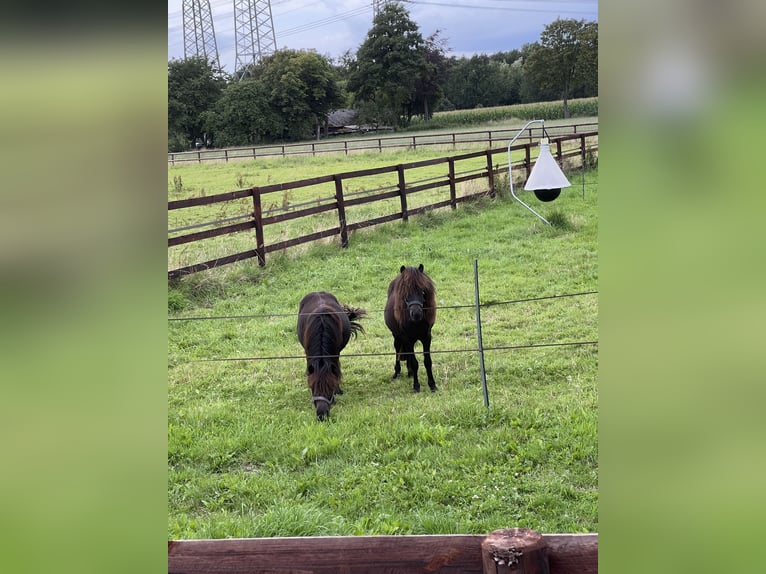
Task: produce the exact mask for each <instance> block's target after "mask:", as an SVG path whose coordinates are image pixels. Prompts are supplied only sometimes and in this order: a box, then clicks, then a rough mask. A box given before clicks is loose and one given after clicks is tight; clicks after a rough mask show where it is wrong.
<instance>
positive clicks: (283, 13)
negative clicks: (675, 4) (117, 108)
mask: <svg viewBox="0 0 766 574" xmlns="http://www.w3.org/2000/svg"><path fill="white" fill-rule="evenodd" d="M182 1H183V0H168V59H169V60H170V59H180V58H183V57H184V40H183V6H182ZM199 1H200V2H201V3H202V5H203V6H204V5H205V2H207V1H209V2H210V9H211V12H212V14H213V28H214V30H215V38H216V44H217V47H218V54H219V59H220V63H221V66H222V67H223V68H224V71H226V72H228V73H233V72H234V71H235V70H234V64H235V61H236V44H235V42H236V40H235V36H234V2H233V0H199ZM257 2H258V0H253V3H254V4H256V3H257ZM404 6H405V8H406V9H407V10H408V11H409V13H410V18H412V20H414V21H415V22H416V23H417V25H418V27H419V28H420V33H421V34H422V35H423V37H424V38H425V37H428V36H429V35H431V34H432V33H434V32H436V31H437V30H439V31H440V37H441V38H443V39H445V40H446V45H447V48H448V50H449V51H448V54H449V55H453V56H458V57H460V56H472V55H474V54H494V53H496V52H504V51H508V50H513V49H518V48H521V47H522V46H523V45H524V44H527V43H531V42H537V41H538V40H539V39H540V34H541V32H542V31H543V29H544V28H545V26H546V25H547V24H549V23H551V22H553V21H554V20H555V19H556V18H573V19H576V20H587V21H597V20H598V0H533V1H530V0H528V1H524V0H423V1H417V0H412V1H408V2H405V3H404ZM271 12H272V19H273V22H274V32H275V35H276V44H277V49H280V50H281V49H285V48H290V49H295V50H308V49H311V50H315V51H316V52H318V53H319V54H322V55H324V56H328V57H330V58H333V59H335V58H338V57H340V56H341V55H343V54H344V53H345V52H346V51H348V50H350V51H351V52H352V53H354V52H356V50H357V49H358V48H359V46H360V45H361V44H362V42H364V39H365V36H366V35H367V32H368V30H369V29H370V27H371V26H372V17H373V11H372V1H371V0H340V1H336V2H324V1H316V0H272V1H271Z"/></svg>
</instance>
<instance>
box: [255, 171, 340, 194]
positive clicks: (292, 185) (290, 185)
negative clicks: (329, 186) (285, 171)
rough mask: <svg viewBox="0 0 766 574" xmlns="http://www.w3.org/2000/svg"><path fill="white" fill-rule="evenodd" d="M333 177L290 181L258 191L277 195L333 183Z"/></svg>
mask: <svg viewBox="0 0 766 574" xmlns="http://www.w3.org/2000/svg"><path fill="white" fill-rule="evenodd" d="M332 182H333V176H332V175H322V176H319V177H310V178H308V179H298V180H296V181H288V182H286V183H274V184H272V185H262V186H260V187H259V188H258V189H260V190H261V194H264V193H275V192H277V191H286V190H288V189H297V188H299V187H309V186H311V185H320V184H322V183H332Z"/></svg>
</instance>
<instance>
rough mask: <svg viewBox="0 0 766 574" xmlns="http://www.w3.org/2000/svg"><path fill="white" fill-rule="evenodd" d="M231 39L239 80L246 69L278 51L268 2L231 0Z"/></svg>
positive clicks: (260, 0)
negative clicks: (233, 44) (232, 22)
mask: <svg viewBox="0 0 766 574" xmlns="http://www.w3.org/2000/svg"><path fill="white" fill-rule="evenodd" d="M234 37H235V41H236V48H237V56H236V60H235V63H234V70H235V71H236V72H239V73H240V79H242V78H243V77H244V75H245V72H246V70H247V67H248V66H250V65H253V64H258V63H259V62H260V61H261V60H262V59H263V58H265V57H266V56H270V55H271V54H273V53H274V52H276V51H277V39H276V36H275V35H274V21H273V19H272V17H271V2H270V1H269V0H265V1H264V0H234Z"/></svg>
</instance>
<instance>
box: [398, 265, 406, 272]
mask: <svg viewBox="0 0 766 574" xmlns="http://www.w3.org/2000/svg"><path fill="white" fill-rule="evenodd" d="M404 269H405V267H404V265H402V266H401V267H400V268H399V273H404Z"/></svg>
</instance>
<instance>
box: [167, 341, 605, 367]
mask: <svg viewBox="0 0 766 574" xmlns="http://www.w3.org/2000/svg"><path fill="white" fill-rule="evenodd" d="M585 345H598V341H568V342H564V343H532V344H528V345H502V346H499V347H484V348H483V350H484V351H514V350H519V349H540V348H544V347H576V346H585ZM478 352H479V349H445V350H441V351H439V350H436V351H433V350H432V351H430V354H432V355H442V354H450V353H478ZM417 354H418V352H417V351H413V352H412V353H398V356H400V357H401V356H407V355H417ZM391 355H397V353H396V352H394V353H392V352H387V353H343V354H342V355H311V358H312V359H337V358H340V357H343V358H347V357H390V356H391ZM293 359H295V360H297V359H303V360H306V355H284V356H261V357H221V358H213V359H190V360H188V361H180V362H182V363H225V362H232V361H283V360H293Z"/></svg>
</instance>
